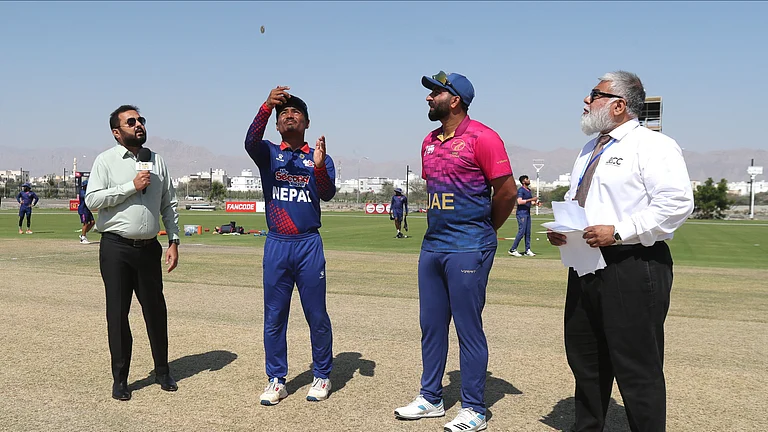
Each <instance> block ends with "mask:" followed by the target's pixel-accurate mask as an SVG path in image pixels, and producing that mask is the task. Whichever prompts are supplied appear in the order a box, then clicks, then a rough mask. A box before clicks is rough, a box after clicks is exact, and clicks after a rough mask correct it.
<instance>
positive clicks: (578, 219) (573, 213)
mask: <svg viewBox="0 0 768 432" xmlns="http://www.w3.org/2000/svg"><path fill="white" fill-rule="evenodd" d="M552 211H553V212H554V213H555V222H557V223H559V224H560V225H565V226H567V227H570V228H576V229H580V230H583V229H584V228H586V227H588V226H589V223H588V222H587V212H585V211H584V207H581V206H580V205H579V203H578V202H577V201H573V200H570V201H555V202H553V203H552Z"/></svg>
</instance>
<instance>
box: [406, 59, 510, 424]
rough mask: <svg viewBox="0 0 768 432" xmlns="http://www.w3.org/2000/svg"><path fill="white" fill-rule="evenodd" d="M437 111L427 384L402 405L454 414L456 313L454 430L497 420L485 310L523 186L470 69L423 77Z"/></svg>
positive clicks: (425, 276) (423, 275)
mask: <svg viewBox="0 0 768 432" xmlns="http://www.w3.org/2000/svg"><path fill="white" fill-rule="evenodd" d="M422 84H423V85H424V87H426V88H428V89H430V90H431V93H430V94H429V95H428V96H427V102H428V103H429V108H430V109H429V119H430V120H432V121H440V122H441V123H442V126H441V127H440V128H438V129H435V130H434V131H432V132H430V133H429V135H427V137H426V138H425V139H424V142H423V143H422V146H421V157H422V177H423V178H424V180H426V182H427V196H428V205H427V232H426V234H425V235H424V241H423V243H422V246H421V254H420V256H419V270H418V273H419V275H418V278H419V309H420V313H419V315H420V319H419V320H420V323H421V331H422V337H421V351H422V363H423V372H422V377H421V391H420V394H419V396H418V397H416V399H415V400H414V401H413V402H411V403H410V404H409V405H407V406H404V407H401V408H398V409H396V410H395V416H396V417H397V418H401V419H410V420H412V419H419V418H424V417H440V416H443V415H445V409H444V407H443V400H442V399H443V388H442V379H443V375H444V373H445V364H446V360H447V355H448V327H449V324H450V322H451V319H452V318H453V320H454V322H455V326H456V333H457V335H458V338H459V350H460V354H459V355H460V368H461V400H462V402H461V407H462V408H461V409H460V410H459V413H458V415H457V416H456V417H455V418H454V420H452V421H451V422H449V423H447V424H446V425H445V430H446V431H451V432H457V431H462V432H467V431H479V430H483V429H485V428H486V427H487V423H486V418H485V416H486V406H485V377H486V371H487V368H488V344H487V341H486V339H485V333H484V332H483V321H482V312H483V307H484V306H485V289H486V285H487V283H488V274H489V272H490V270H491V266H492V265H493V257H494V254H495V253H496V246H497V234H496V232H497V231H498V229H499V228H500V227H501V226H502V225H503V224H504V222H505V221H506V220H507V218H508V217H509V214H510V213H511V212H512V209H513V208H514V205H515V202H516V198H517V187H516V185H515V180H514V178H513V177H512V168H511V166H510V163H509V157H508V156H507V151H506V150H505V148H504V142H503V141H502V140H501V138H500V137H499V135H498V134H497V133H496V132H494V131H493V130H492V129H491V128H489V127H488V126H485V125H484V124H482V123H480V122H478V121H475V120H472V119H470V118H469V116H468V115H467V111H468V110H469V105H470V103H471V102H472V99H474V96H475V90H474V87H473V86H472V84H471V83H470V82H469V80H468V79H467V78H466V77H465V76H463V75H460V74H456V73H452V74H446V73H445V72H442V71H441V72H440V73H439V74H437V75H434V76H432V77H431V78H429V77H423V78H422Z"/></svg>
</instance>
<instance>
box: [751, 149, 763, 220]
mask: <svg viewBox="0 0 768 432" xmlns="http://www.w3.org/2000/svg"><path fill="white" fill-rule="evenodd" d="M762 173H763V167H761V166H755V160H754V159H752V164H751V165H750V166H748V167H747V174H749V195H750V198H749V218H750V219H754V218H755V176H758V175H760V174H762Z"/></svg>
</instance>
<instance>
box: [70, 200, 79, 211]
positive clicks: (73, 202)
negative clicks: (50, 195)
mask: <svg viewBox="0 0 768 432" xmlns="http://www.w3.org/2000/svg"><path fill="white" fill-rule="evenodd" d="M79 205H80V200H79V199H76V200H73V199H71V200H69V211H77V206H79Z"/></svg>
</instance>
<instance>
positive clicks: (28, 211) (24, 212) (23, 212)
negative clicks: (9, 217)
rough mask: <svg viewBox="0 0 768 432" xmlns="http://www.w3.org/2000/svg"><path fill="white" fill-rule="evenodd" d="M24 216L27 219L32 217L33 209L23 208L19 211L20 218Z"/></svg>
mask: <svg viewBox="0 0 768 432" xmlns="http://www.w3.org/2000/svg"><path fill="white" fill-rule="evenodd" d="M24 215H27V217H30V216H32V207H21V208H20V209H19V217H23V216H24Z"/></svg>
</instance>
